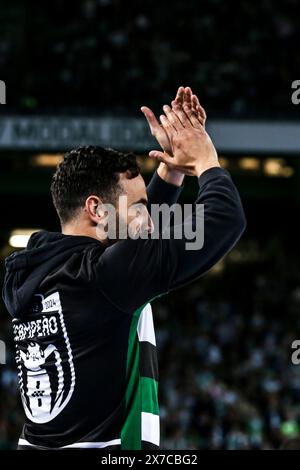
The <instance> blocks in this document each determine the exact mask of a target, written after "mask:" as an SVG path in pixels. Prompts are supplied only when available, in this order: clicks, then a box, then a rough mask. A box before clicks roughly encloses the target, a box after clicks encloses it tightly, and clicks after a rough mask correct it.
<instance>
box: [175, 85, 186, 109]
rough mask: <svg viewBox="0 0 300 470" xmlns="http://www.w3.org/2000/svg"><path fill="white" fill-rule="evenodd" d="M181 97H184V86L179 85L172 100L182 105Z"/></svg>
mask: <svg viewBox="0 0 300 470" xmlns="http://www.w3.org/2000/svg"><path fill="white" fill-rule="evenodd" d="M183 99H184V87H183V86H180V87H179V88H178V90H177V95H176V98H175V100H174V101H176V103H177V104H178V105H181V106H182V105H183Z"/></svg>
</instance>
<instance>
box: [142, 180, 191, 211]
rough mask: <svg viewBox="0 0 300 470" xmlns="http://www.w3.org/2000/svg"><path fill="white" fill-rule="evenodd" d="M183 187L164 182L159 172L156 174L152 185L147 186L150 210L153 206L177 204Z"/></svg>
mask: <svg viewBox="0 0 300 470" xmlns="http://www.w3.org/2000/svg"><path fill="white" fill-rule="evenodd" d="M182 189H183V186H175V185H174V184H171V183H167V182H166V181H165V180H163V179H162V178H161V177H160V176H159V174H158V173H157V171H155V172H154V174H153V176H152V178H151V181H150V183H149V184H148V186H147V195H148V209H151V204H163V203H165V204H168V205H169V206H171V205H172V204H175V203H176V202H177V200H178V198H179V196H180V194H181V191H182Z"/></svg>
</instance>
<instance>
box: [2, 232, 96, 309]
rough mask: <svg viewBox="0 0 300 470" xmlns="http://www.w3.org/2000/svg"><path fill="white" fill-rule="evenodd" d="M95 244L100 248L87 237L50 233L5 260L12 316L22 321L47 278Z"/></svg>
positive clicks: (37, 236)
mask: <svg viewBox="0 0 300 470" xmlns="http://www.w3.org/2000/svg"><path fill="white" fill-rule="evenodd" d="M91 243H94V244H95V243H96V244H97V245H99V244H100V242H98V241H97V240H95V239H93V238H91V237H85V236H73V235H63V234H62V233H54V232H46V231H42V232H36V233H34V234H32V235H31V237H30V239H29V242H28V245H27V248H26V249H25V250H22V251H17V252H14V253H13V254H12V255H10V256H9V257H8V258H6V260H5V268H6V273H5V278H4V285H3V291H2V296H3V300H4V303H5V305H6V308H7V310H8V311H9V313H10V314H11V316H12V317H16V318H20V317H22V312H24V311H25V310H26V307H27V306H28V304H29V303H30V301H31V300H32V297H33V295H34V293H35V292H36V289H37V288H38V286H39V285H40V283H41V281H42V280H43V279H44V278H45V277H46V276H47V274H49V273H50V272H51V271H52V270H54V269H55V268H56V267H58V266H59V265H60V264H62V263H63V262H64V261H67V259H68V258H69V257H70V256H71V255H72V254H73V253H74V252H75V251H78V250H83V249H84V248H85V247H86V246H87V245H88V244H91ZM100 245H101V244H100Z"/></svg>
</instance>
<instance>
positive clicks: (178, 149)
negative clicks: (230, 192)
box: [149, 101, 220, 177]
mask: <svg viewBox="0 0 300 470" xmlns="http://www.w3.org/2000/svg"><path fill="white" fill-rule="evenodd" d="M192 106H193V104H192V101H191V105H190V106H189V105H188V106H187V107H186V108H185V106H183V108H181V107H180V106H178V107H176V105H173V108H174V109H172V108H170V107H169V106H167V105H165V106H164V107H163V110H164V112H165V114H164V115H161V116H160V122H161V125H162V127H163V128H164V130H165V132H166V134H167V136H168V139H169V142H170V147H171V153H168V152H166V151H164V152H159V151H157V150H152V151H151V152H150V153H149V156H150V157H152V158H155V159H156V160H158V161H160V162H163V163H165V164H166V165H168V167H169V168H171V169H174V170H176V171H180V172H182V173H184V174H185V175H190V176H198V177H199V176H200V175H201V174H202V173H203V172H204V171H205V170H208V169H209V168H213V167H218V166H220V164H219V162H218V155H217V152H216V149H215V147H214V145H213V143H212V141H211V139H210V137H209V135H208V134H207V132H206V131H205V128H204V125H203V124H201V123H200V122H199V120H195V119H194V113H193V112H191V111H190V108H191V107H192ZM194 106H196V103H195V104H194ZM202 115H203V118H202V119H203V121H204V124H205V118H206V116H205V114H203V113H202Z"/></svg>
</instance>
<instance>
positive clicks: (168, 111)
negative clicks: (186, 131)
mask: <svg viewBox="0 0 300 470" xmlns="http://www.w3.org/2000/svg"><path fill="white" fill-rule="evenodd" d="M163 110H164V112H165V114H166V116H167V118H168V120H169V122H170V123H171V124H172V126H173V127H174V128H175V129H176V130H177V131H178V130H179V129H182V128H183V125H182V123H181V121H180V119H179V118H178V117H177V115H176V114H175V113H174V111H173V110H172V109H171V108H170V106H168V105H165V106H163Z"/></svg>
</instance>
